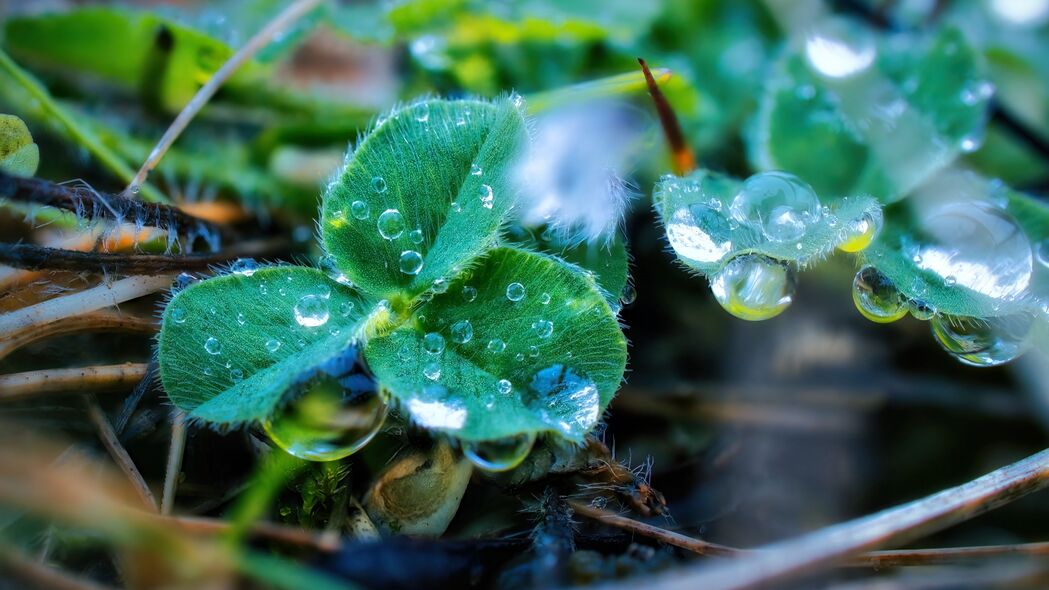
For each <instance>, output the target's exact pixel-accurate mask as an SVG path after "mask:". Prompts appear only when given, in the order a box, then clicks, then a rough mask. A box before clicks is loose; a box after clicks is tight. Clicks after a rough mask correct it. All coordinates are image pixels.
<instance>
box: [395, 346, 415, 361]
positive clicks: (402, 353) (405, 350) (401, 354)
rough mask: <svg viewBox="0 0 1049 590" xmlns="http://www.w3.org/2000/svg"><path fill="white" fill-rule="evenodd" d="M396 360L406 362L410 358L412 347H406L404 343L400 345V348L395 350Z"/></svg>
mask: <svg viewBox="0 0 1049 590" xmlns="http://www.w3.org/2000/svg"><path fill="white" fill-rule="evenodd" d="M397 358H399V359H401V362H405V363H406V362H408V361H409V360H411V358H412V347H411V346H408V343H407V342H405V343H404V344H402V345H401V348H400V349H398V350H397Z"/></svg>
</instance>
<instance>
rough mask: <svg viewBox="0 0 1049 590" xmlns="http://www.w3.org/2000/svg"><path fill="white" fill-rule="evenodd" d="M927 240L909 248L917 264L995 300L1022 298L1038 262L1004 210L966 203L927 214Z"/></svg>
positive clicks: (924, 223)
mask: <svg viewBox="0 0 1049 590" xmlns="http://www.w3.org/2000/svg"><path fill="white" fill-rule="evenodd" d="M920 222H921V229H922V230H923V234H924V236H925V239H923V240H922V241H920V242H914V243H911V244H908V245H906V247H907V248H909V249H910V250H911V252H908V253H909V254H911V256H912V259H913V260H914V263H915V265H917V266H918V267H919V268H921V269H923V270H926V271H929V272H931V273H934V274H935V275H937V276H939V277H940V279H941V280H943V279H946V278H947V277H954V279H955V281H956V284H957V285H959V286H962V287H965V288H967V289H970V290H972V291H976V292H977V293H980V294H982V295H986V296H988V297H991V298H994V299H1006V300H1013V299H1017V298H1021V297H1024V296H1025V295H1026V294H1027V292H1028V287H1029V286H1030V283H1031V276H1032V273H1033V271H1034V260H1033V255H1032V252H1031V250H1032V249H1031V244H1030V242H1029V241H1028V239H1027V235H1026V234H1025V233H1024V231H1023V229H1022V228H1021V227H1020V225H1019V224H1018V223H1017V222H1016V220H1015V219H1014V218H1013V217H1012V216H1011V215H1010V214H1009V213H1008V212H1006V211H1005V210H1004V209H1002V208H1000V207H997V206H995V205H994V204H993V203H989V202H985V201H972V200H963V201H956V202H950V203H947V204H944V205H941V206H939V207H936V208H934V209H932V210H931V211H929V212H928V213H927V214H926V215H924V216H923V217H922V218H921V220H920Z"/></svg>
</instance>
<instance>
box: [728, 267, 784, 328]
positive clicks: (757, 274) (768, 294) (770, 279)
mask: <svg viewBox="0 0 1049 590" xmlns="http://www.w3.org/2000/svg"><path fill="white" fill-rule="evenodd" d="M710 290H711V291H713V293H714V297H715V298H716V299H717V301H718V303H720V304H721V307H723V308H724V309H725V311H727V312H729V313H730V314H732V315H734V316H736V317H738V318H740V319H743V320H750V321H758V320H767V319H769V318H771V317H775V316H777V315H779V314H780V313H781V312H783V310H784V309H786V308H787V306H788V305H790V303H791V301H792V300H793V297H794V271H793V269H791V268H789V267H787V266H786V265H783V264H780V263H778V262H775V261H773V260H771V259H769V258H766V257H764V256H757V255H744V256H737V257H736V258H733V259H732V260H730V261H729V263H728V264H727V265H725V268H723V269H721V270H720V271H718V272H717V273H716V274H715V275H714V276H713V277H712V278H711V280H710Z"/></svg>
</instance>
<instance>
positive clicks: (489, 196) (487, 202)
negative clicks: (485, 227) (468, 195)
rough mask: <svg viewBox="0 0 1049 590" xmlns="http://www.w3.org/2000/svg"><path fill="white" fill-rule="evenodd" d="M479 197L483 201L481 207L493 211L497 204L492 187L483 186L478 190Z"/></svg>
mask: <svg viewBox="0 0 1049 590" xmlns="http://www.w3.org/2000/svg"><path fill="white" fill-rule="evenodd" d="M477 196H478V197H479V198H480V199H481V206H482V207H484V208H485V209H491V208H492V205H494V203H495V193H494V192H493V191H492V187H491V186H490V185H487V184H482V185H481V188H480V189H478V192H477Z"/></svg>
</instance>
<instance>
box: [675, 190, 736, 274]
mask: <svg viewBox="0 0 1049 590" xmlns="http://www.w3.org/2000/svg"><path fill="white" fill-rule="evenodd" d="M719 204H720V202H719ZM731 234H732V228H730V227H729V224H728V221H727V220H726V219H725V218H724V217H723V216H722V215H721V213H720V212H719V211H717V210H716V209H714V208H713V207H711V206H710V205H707V204H705V203H696V204H693V205H690V206H688V207H680V208H678V209H677V210H675V211H674V213H673V214H672V215H671V216H670V220H669V222H668V223H667V240H668V241H669V242H670V246H671V247H672V248H673V249H674V252H676V253H677V254H678V256H681V257H682V258H684V259H686V260H693V261H696V262H703V263H710V262H717V261H718V260H721V258H722V257H723V256H725V255H726V254H728V253H729V252H731V251H732V241H731V240H730V239H729V236H730V235H731Z"/></svg>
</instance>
